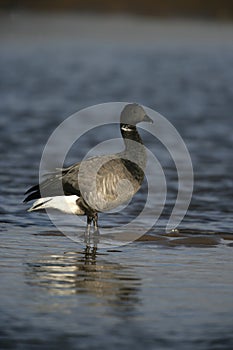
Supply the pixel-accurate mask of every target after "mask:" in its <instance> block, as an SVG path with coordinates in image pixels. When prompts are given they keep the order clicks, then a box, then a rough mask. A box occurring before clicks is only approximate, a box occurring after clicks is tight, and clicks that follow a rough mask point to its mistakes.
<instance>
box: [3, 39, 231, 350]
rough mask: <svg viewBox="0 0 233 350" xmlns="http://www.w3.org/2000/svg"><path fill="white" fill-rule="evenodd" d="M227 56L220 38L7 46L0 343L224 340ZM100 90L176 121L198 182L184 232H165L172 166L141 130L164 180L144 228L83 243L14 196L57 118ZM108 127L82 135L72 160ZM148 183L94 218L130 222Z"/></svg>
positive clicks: (213, 343) (227, 336)
mask: <svg viewBox="0 0 233 350" xmlns="http://www.w3.org/2000/svg"><path fill="white" fill-rule="evenodd" d="M232 61H233V51H232V50H231V49H229V47H228V48H227V49H226V50H221V51H220V50H218V49H217V48H215V46H214V45H213V46H212V47H209V48H203V47H200V48H198V47H197V46H195V47H193V48H192V45H190V46H189V48H188V49H187V48H186V49H185V48H183V49H181V48H176V47H174V46H171V47H170V46H167V47H166V45H165V46H164V45H161V46H158V47H148V48H147V47H146V46H144V47H141V48H140V49H139V48H137V47H133V46H132V47H131V46H128V47H126V46H125V45H122V46H121V45H119V44H118V45H117V46H116V47H115V46H114V45H113V44H112V45H106V44H105V45H104V44H103V45H97V44H96V45H93V44H88V43H87V44H84V43H82V44H81V43H77V42H75V41H74V39H72V40H71V41H69V40H68V39H67V38H66V40H65V39H64V38H63V40H61V42H59V43H57V42H56V43H53V44H52V42H50V41H49V40H48V42H45V43H44V44H43V45H42V44H41V43H40V44H37V43H35V42H30V43H27V45H24V46H23V45H19V44H17V42H15V43H12V42H11V43H7V42H5V43H4V45H2V50H1V54H0V76H1V80H0V91H1V104H0V116H1V117H0V118H1V119H0V123H1V128H0V140H1V141H0V142H1V154H2V156H1V160H0V162H1V167H0V171H1V182H0V188H1V193H2V196H1V199H0V212H1V219H0V222H1V226H0V233H1V245H0V265H1V269H0V271H1V272H0V273H1V292H0V293H1V297H0V300H1V313H0V325H1V327H0V329H1V330H0V345H1V348H3V349H6V348H9V349H11V348H12V349H16V348H17V349H18V348H19V349H21V348H22V349H27V348H28V349H32V348H33V349H34V348H35V349H41V348H42V349H44V348H45V349H47V348H48V349H53V348H54V349H55V348H60V347H66V348H67V349H84V348H88V349H92V348H102V349H108V348H110V347H111V348H112V349H115V348H118V347H119V346H120V347H121V348H123V349H124V348H125V349H126V348H127V349H129V348H134V349H141V348H142V347H147V348H148V349H155V348H158V349H160V348H161V349H166V348H167V349H171V348H173V349H176V348H177V349H178V348H179V349H187V348H189V349H196V348H197V347H198V348H199V349H231V348H232V346H233V336H232V327H233V316H232V315H233V303H232V292H233V278H232V268H233V258H232V256H233V255H232V246H233V243H232V242H233V235H232V224H233V219H232V194H233V184H232V172H233V166H232V164H233V163H232V124H233V123H232V110H233V99H232V95H233V90H232V80H233V70H232ZM108 101H137V102H139V103H142V104H144V105H146V106H149V107H151V108H154V109H155V110H157V111H159V112H160V113H162V114H163V115H164V116H166V117H167V118H168V120H170V122H172V123H173V125H174V126H175V127H176V128H177V130H178V131H179V133H180V134H181V136H182V137H183V139H184V140H185V142H186V145H187V147H188V149H189V151H190V154H191V158H192V161H193V166H194V175H195V184H194V192H193V198H192V202H191V205H190V208H189V210H188V212H187V215H186V216H185V218H184V220H183V221H182V223H181V224H180V225H179V227H178V231H176V232H173V233H172V234H170V235H167V234H166V232H165V227H166V223H167V220H168V217H169V214H170V213H171V209H172V207H173V206H174V200H175V198H176V192H177V174H176V169H175V166H174V164H173V163H172V161H171V159H169V156H168V155H167V154H166V152H165V150H164V148H163V147H162V146H161V145H160V144H159V143H156V142H155V140H154V139H151V138H149V137H147V135H146V134H144V136H145V143H146V145H147V146H148V147H149V148H150V150H152V151H154V152H155V153H156V156H157V157H158V159H159V161H160V162H161V164H162V166H163V168H164V171H165V174H166V179H167V183H168V197H167V201H166V206H165V209H164V210H163V212H162V215H161V218H160V220H159V221H158V223H157V224H156V225H155V226H154V228H153V229H152V230H151V231H150V232H149V236H145V237H144V238H143V240H142V241H137V242H134V243H132V244H130V245H127V246H124V247H118V248H117V247H116V248H112V249H108V250H107V249H105V250H101V249H98V247H97V250H96V248H93V247H92V248H90V249H89V250H88V249H85V247H84V245H81V244H77V243H75V242H73V241H72V240H70V239H68V238H67V237H66V236H64V235H62V234H61V233H60V232H59V231H58V230H57V229H56V227H54V226H53V224H52V223H51V222H50V220H49V218H48V217H47V215H46V214H44V213H32V214H29V213H27V212H26V208H27V207H28V206H26V205H23V204H22V200H23V193H24V192H25V190H26V189H27V188H28V186H30V185H32V184H34V183H35V182H36V181H37V179H38V167H39V162H40V157H41V154H42V151H43V147H44V145H45V143H46V141H47V139H48V137H49V135H50V134H51V132H52V131H53V130H54V128H55V127H57V126H58V125H59V123H60V122H61V121H63V120H64V119H65V118H66V117H67V116H69V115H71V114H72V113H74V112H76V111H77V110H79V109H80V108H83V107H86V106H89V105H92V104H96V103H100V102H108ZM115 133H116V134H117V133H118V131H117V129H116V128H113V129H112V130H108V135H109V136H110V137H115ZM118 136H119V134H117V135H116V137H118ZM102 138H103V139H104V136H103V135H102V134H98V133H94V134H92V135H87V137H86V138H83V139H82V140H81V141H80V144H79V145H78V147H76V149H75V150H73V151H72V152H71V153H70V155H69V159H68V160H67V162H68V164H71V163H73V162H75V161H77V160H79V159H82V157H83V156H85V154H86V152H88V151H89V149H90V147H92V146H93V145H94V144H96V142H99V141H100V140H102ZM145 193H146V186H144V187H143V189H142V190H141V191H140V192H139V194H137V196H136V198H135V201H134V202H133V203H132V205H131V206H129V208H127V210H123V211H122V212H120V213H112V214H108V215H107V214H106V215H101V216H100V224H101V225H102V226H103V227H111V228H112V227H113V229H114V226H115V225H117V224H118V223H119V222H121V223H123V224H124V223H125V222H127V221H130V220H131V219H132V218H133V217H135V213H136V212H137V208H138V203H140V205H141V203H142V204H143V201H144V196H145ZM150 219H152V218H148V220H150ZM61 220H62V219H61ZM84 225H85V223H83V227H84ZM83 227H82V226H80V224H79V226H78V230H82V229H83ZM136 229H139V228H136Z"/></svg>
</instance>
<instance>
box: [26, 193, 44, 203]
mask: <svg viewBox="0 0 233 350" xmlns="http://www.w3.org/2000/svg"><path fill="white" fill-rule="evenodd" d="M40 197H41V195H40V191H36V192H32V193H31V194H29V196H27V197H26V198H25V199H24V201H23V203H26V202H29V201H31V200H33V199H38V198H40Z"/></svg>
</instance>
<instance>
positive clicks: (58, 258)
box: [27, 246, 141, 310]
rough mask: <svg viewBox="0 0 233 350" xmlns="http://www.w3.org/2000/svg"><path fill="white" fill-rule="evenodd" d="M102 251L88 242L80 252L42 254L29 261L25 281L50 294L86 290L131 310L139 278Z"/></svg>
mask: <svg viewBox="0 0 233 350" xmlns="http://www.w3.org/2000/svg"><path fill="white" fill-rule="evenodd" d="M104 255H105V254H104V253H102V254H100V253H98V252H97V248H96V247H90V246H87V247H86V248H85V250H83V251H82V252H66V253H64V254H63V255H50V256H44V257H42V258H41V259H40V260H38V261H34V262H31V263H28V269H29V270H28V273H27V277H28V278H27V280H28V283H29V284H30V285H33V286H39V287H43V288H46V289H47V290H48V292H49V293H51V294H53V295H64V296H67V295H73V294H87V295H92V296H95V297H97V298H100V299H102V301H103V302H104V303H105V302H107V303H108V304H111V305H112V306H114V305H115V306H117V308H119V307H121V306H122V307H123V308H124V310H125V309H127V310H132V309H133V308H134V306H135V305H136V304H138V302H139V298H138V291H139V289H140V286H141V281H140V279H139V278H138V277H137V276H135V273H134V271H132V269H131V268H127V267H124V266H122V265H120V264H118V263H115V262H109V261H105V260H104V259H103V256H104ZM106 255H108V254H107V253H106ZM99 302H100V301H99V300H98V303H99Z"/></svg>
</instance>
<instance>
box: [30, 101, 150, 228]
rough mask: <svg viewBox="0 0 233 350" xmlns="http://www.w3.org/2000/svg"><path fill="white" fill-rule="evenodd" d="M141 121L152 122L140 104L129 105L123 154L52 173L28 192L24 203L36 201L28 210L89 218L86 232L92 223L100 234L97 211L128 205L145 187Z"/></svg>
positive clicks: (122, 120) (123, 129) (122, 125)
mask: <svg viewBox="0 0 233 350" xmlns="http://www.w3.org/2000/svg"><path fill="white" fill-rule="evenodd" d="M140 122H152V119H151V118H150V117H148V116H147V115H146V112H145V110H144V109H143V108H142V107H141V106H140V105H138V104H136V103H132V104H127V105H126V106H125V107H124V109H123V110H122V112H121V116H120V130H121V135H122V137H123V140H124V144H125V149H124V151H123V152H120V153H116V154H113V155H103V156H96V157H92V158H88V159H86V160H84V161H82V162H79V163H76V164H74V165H71V166H70V167H68V168H63V169H60V170H57V171H55V172H53V173H51V174H49V175H48V178H47V179H46V180H44V181H43V182H42V183H40V184H38V185H36V186H33V187H31V188H30V189H29V190H28V191H27V192H26V193H25V194H27V195H28V196H27V197H26V198H25V200H24V202H28V201H30V200H33V199H37V200H36V201H35V202H34V203H33V206H32V207H31V208H30V209H29V210H28V211H35V210H41V209H47V208H48V209H56V210H59V211H61V212H63V213H67V214H76V215H86V216H87V228H86V229H87V232H88V233H89V232H90V227H91V223H93V225H94V229H95V231H97V232H98V212H103V211H107V210H110V209H113V208H116V207H118V206H119V205H121V204H123V203H125V202H128V201H129V200H130V199H131V198H132V197H133V195H134V194H135V193H136V192H137V191H138V190H139V188H140V187H141V185H142V182H143V179H144V170H145V167H146V160H147V157H146V149H145V147H144V145H143V142H142V139H141V137H140V135H139V133H138V131H137V128H136V124H137V123H140ZM61 188H63V193H61Z"/></svg>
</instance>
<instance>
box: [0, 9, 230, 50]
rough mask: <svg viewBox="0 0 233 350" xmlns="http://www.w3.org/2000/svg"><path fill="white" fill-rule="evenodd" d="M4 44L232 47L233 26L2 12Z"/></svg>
mask: <svg viewBox="0 0 233 350" xmlns="http://www.w3.org/2000/svg"><path fill="white" fill-rule="evenodd" d="M0 23H1V24H0V41H1V43H6V42H7V43H13V44H14V43H16V42H32V43H33V42H34V41H35V39H36V40H37V41H38V42H40V43H46V42H49V41H56V40H70V41H72V40H73V41H76V42H77V43H78V42H84V43H100V42H101V43H106V44H108V43H111V44H123V45H125V44H127V45H130V46H138V45H144V46H145V45H146V46H147V47H148V46H150V45H154V44H157V45H166V46H169V45H173V46H174V45H184V46H190V45H199V46H203V47H204V46H205V45H208V46H209V47H211V46H212V47H214V46H216V45H218V46H226V47H228V46H229V47H233V23H232V22H216V21H203V20H190V19H189V20H185V19H157V18H151V17H149V18H148V17H139V16H127V15H99V14H98V15H93V14H89V15H87V14H85V15H84V14H83V15H81V14H68V13H65V14H61V13H53V14H49V13H40V14H38V13H37V14H35V13H33V12H32V13H30V12H18V13H14V14H6V13H4V12H0Z"/></svg>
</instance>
